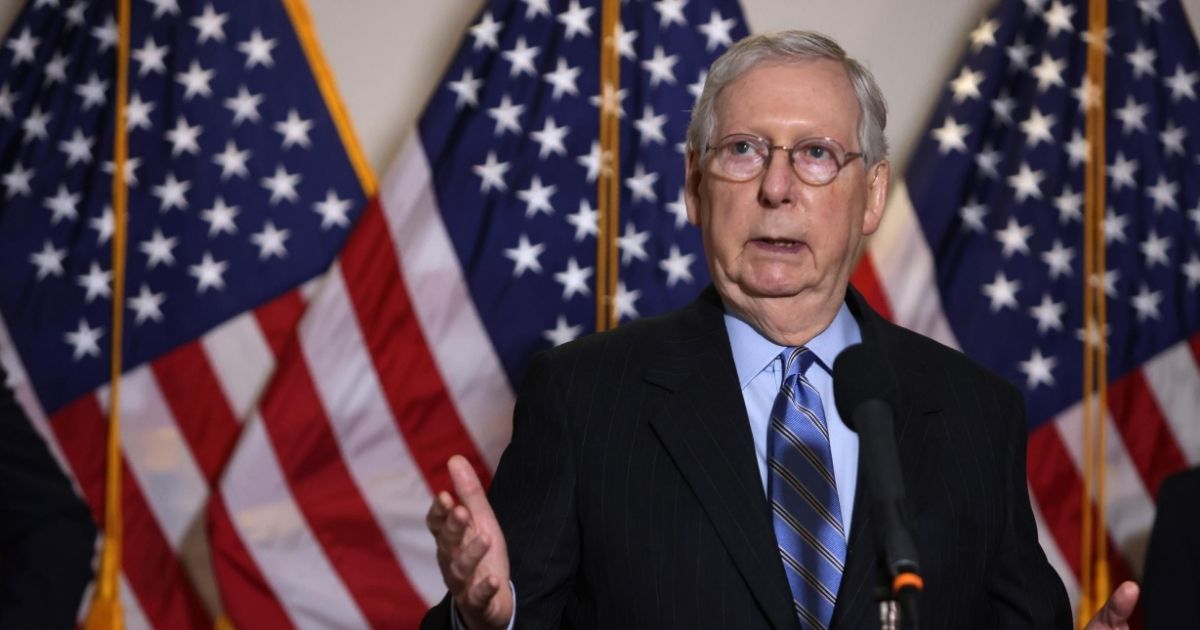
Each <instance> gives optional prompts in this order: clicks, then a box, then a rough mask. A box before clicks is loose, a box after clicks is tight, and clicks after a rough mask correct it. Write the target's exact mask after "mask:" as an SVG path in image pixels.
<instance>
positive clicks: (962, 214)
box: [958, 197, 987, 234]
mask: <svg viewBox="0 0 1200 630" xmlns="http://www.w3.org/2000/svg"><path fill="white" fill-rule="evenodd" d="M958 216H959V218H960V219H962V226H963V229H964V230H970V231H972V232H977V233H979V234H983V231H984V229H985V227H984V225H983V218H984V217H985V216H987V206H985V205H983V204H981V203H979V202H978V201H976V200H975V198H974V197H972V198H971V199H969V200H967V205H965V206H963V207H961V208H959V209H958Z"/></svg>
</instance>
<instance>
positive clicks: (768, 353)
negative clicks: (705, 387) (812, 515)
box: [725, 304, 862, 532]
mask: <svg viewBox="0 0 1200 630" xmlns="http://www.w3.org/2000/svg"><path fill="white" fill-rule="evenodd" d="M725 330H726V331H727V332H728V333H729V345H730V346H731V347H732V348H733V364H734V367H736V368H737V375H738V383H739V385H741V388H742V399H743V400H744V401H745V403H746V416H747V417H748V418H750V433H751V435H753V436H754V453H755V455H756V459H757V460H758V474H759V477H760V478H761V479H762V484H763V492H764V494H765V493H767V427H768V425H770V422H771V407H773V406H774V405H775V397H776V396H778V395H779V389H780V387H781V386H782V384H783V361H782V359H781V358H780V356H779V355H780V353H782V352H783V351H784V350H785V349H786V347H785V346H781V345H778V344H776V343H775V342H773V341H771V340H770V339H767V338H766V337H764V336H763V335H762V334H761V333H759V332H758V331H757V330H755V329H754V328H753V327H752V326H750V324H748V323H746V322H744V321H742V320H741V319H738V318H737V317H736V316H734V315H732V314H730V313H728V312H726V313H725ZM861 341H862V333H861V332H860V331H859V329H858V322H857V321H855V319H854V316H853V315H851V314H850V309H848V308H847V307H846V305H845V304H842V307H841V308H840V309H838V312H837V315H835V316H834V318H833V322H832V323H830V324H829V327H828V328H826V329H825V330H823V331H821V333H820V334H818V335H817V336H816V337H813V339H812V340H811V341H809V342H808V343H807V344H805V346H807V347H808V349H809V350H811V351H812V352H813V354H815V355H816V356H817V361H816V362H815V363H813V366H812V367H810V368H809V369H808V371H807V372H806V373H805V377H806V378H807V379H808V381H809V382H810V383H812V385H813V387H815V388H817V391H818V392H819V393H820V394H821V406H822V407H824V408H825V424H826V425H828V427H829V449H830V451H831V452H832V455H833V477H834V481H836V482H837V492H838V501H839V502H840V503H841V508H842V526H843V527H844V528H845V531H846V532H849V531H850V517H851V512H852V511H853V508H854V492H855V490H856V489H857V486H858V434H857V433H855V432H853V431H851V430H850V427H847V426H846V423H845V422H843V421H842V416H841V415H840V414H838V410H837V405H836V404H834V401H833V360H834V359H835V358H837V355H838V354H840V353H841V352H842V350H845V349H846V348H847V347H848V346H852V345H854V344H856V343H859V342H861Z"/></svg>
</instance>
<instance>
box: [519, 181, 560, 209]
mask: <svg viewBox="0 0 1200 630" xmlns="http://www.w3.org/2000/svg"><path fill="white" fill-rule="evenodd" d="M556 190H558V186H543V185H542V178H541V177H538V176H537V175H534V176H533V180H532V181H530V182H529V188H526V189H524V190H518V191H517V199H520V200H521V201H524V202H525V218H526V219H528V218H531V217H533V216H534V215H536V214H537V213H539V212H541V213H543V214H547V215H550V214H554V208H553V207H552V206H551V205H550V196H551V195H553V194H554V191H556Z"/></svg>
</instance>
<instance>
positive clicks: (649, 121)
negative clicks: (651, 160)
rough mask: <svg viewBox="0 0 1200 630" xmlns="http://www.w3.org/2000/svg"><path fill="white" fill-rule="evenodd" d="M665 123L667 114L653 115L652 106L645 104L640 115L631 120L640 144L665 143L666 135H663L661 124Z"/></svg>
mask: <svg viewBox="0 0 1200 630" xmlns="http://www.w3.org/2000/svg"><path fill="white" fill-rule="evenodd" d="M665 124H667V115H666V114H658V115H657V116H656V115H654V108H653V107H652V106H650V105H646V107H645V109H643V110H642V117H641V118H639V119H637V120H635V121H633V126H634V127H636V128H637V130H638V138H639V140H640V144H641V146H646V145H647V144H666V142H667V137H666V136H665V135H663V125H665Z"/></svg>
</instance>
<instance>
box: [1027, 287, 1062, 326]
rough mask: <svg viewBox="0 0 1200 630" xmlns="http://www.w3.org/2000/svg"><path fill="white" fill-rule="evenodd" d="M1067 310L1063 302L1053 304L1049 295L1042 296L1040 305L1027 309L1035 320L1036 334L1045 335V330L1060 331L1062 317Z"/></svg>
mask: <svg viewBox="0 0 1200 630" xmlns="http://www.w3.org/2000/svg"><path fill="white" fill-rule="evenodd" d="M1066 310H1067V305H1066V303H1065V302H1055V301H1054V300H1052V299H1050V294H1049V293H1047V294H1044V295H1042V303H1041V304H1038V305H1037V306H1034V307H1033V308H1030V309H1029V314H1030V315H1032V316H1033V318H1034V319H1036V320H1037V323H1038V332H1039V333H1042V334H1045V332H1046V331H1047V330H1062V329H1063V323H1062V316H1063V313H1065V312H1066Z"/></svg>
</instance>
